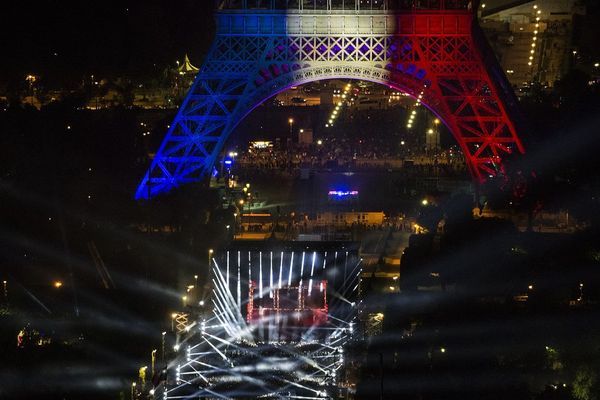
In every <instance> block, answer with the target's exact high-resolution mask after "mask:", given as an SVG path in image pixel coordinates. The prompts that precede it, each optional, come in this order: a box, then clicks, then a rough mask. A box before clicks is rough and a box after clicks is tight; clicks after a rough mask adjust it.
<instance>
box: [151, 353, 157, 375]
mask: <svg viewBox="0 0 600 400" xmlns="http://www.w3.org/2000/svg"><path fill="white" fill-rule="evenodd" d="M151 360H152V378H154V371H155V368H154V366H155V364H156V349H154V350H152V355H151Z"/></svg>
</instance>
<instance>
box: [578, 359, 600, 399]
mask: <svg viewBox="0 0 600 400" xmlns="http://www.w3.org/2000/svg"><path fill="white" fill-rule="evenodd" d="M599 391H600V384H599V383H598V374H597V373H596V371H594V370H593V369H592V368H591V367H590V366H583V367H580V368H579V369H578V370H577V372H576V373H575V380H574V381H573V396H574V397H575V398H576V399H578V400H598V399H600V398H599V397H598V393H599Z"/></svg>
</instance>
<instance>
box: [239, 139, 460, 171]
mask: <svg viewBox="0 0 600 400" xmlns="http://www.w3.org/2000/svg"><path fill="white" fill-rule="evenodd" d="M237 163H238V164H239V165H240V166H241V167H242V168H243V169H245V170H263V171H271V172H272V171H273V170H279V171H281V172H287V173H292V172H293V171H295V170H298V169H299V168H310V169H316V170H319V169H327V170H347V169H352V170H376V169H385V170H388V169H406V170H407V171H412V172H413V173H415V174H419V175H432V176H433V175H443V176H458V175H460V174H464V173H465V172H466V164H465V161H464V158H463V157H462V154H461V153H460V152H459V151H457V150H446V151H437V152H432V153H431V154H425V152H423V153H422V154H414V153H413V152H410V151H409V150H406V151H393V150H391V149H390V148H389V147H387V148H386V147H385V146H384V145H382V144H381V143H378V142H377V141H375V140H368V139H361V140H357V141H350V140H344V139H335V138H334V139H330V140H327V141H322V142H317V143H315V144H312V145H299V144H291V145H289V146H287V148H277V147H269V148H265V149H254V148H250V149H248V150H247V151H245V152H243V153H241V154H240V156H239V159H238V161H237Z"/></svg>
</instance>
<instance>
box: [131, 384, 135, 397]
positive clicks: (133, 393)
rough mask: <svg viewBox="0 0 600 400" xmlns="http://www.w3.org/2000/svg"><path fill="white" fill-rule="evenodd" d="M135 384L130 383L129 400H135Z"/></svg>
mask: <svg viewBox="0 0 600 400" xmlns="http://www.w3.org/2000/svg"><path fill="white" fill-rule="evenodd" d="M135 386H136V383H135V382H131V400H133V399H135Z"/></svg>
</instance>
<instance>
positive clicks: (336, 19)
mask: <svg viewBox="0 0 600 400" xmlns="http://www.w3.org/2000/svg"><path fill="white" fill-rule="evenodd" d="M265 3H267V2H265ZM381 3H382V4H383V5H387V2H381ZM433 3H435V4H436V8H435V9H414V8H413V9H408V10H406V9H405V10H397V9H394V10H392V9H389V8H388V7H387V6H386V7H383V6H382V7H381V8H379V9H374V8H373V7H371V8H370V9H368V10H362V9H360V10H359V9H357V8H352V9H351V10H348V9H331V8H328V9H325V10H317V9H316V8H315V9H310V7H308V9H307V8H302V7H300V8H293V9H279V10H278V9H271V8H268V7H267V8H266V9H249V8H247V9H227V8H226V7H222V8H221V9H220V10H219V11H218V12H217V13H216V19H217V34H216V38H215V40H214V42H213V45H212V48H211V50H210V52H209V54H208V56H207V58H206V60H205V62H204V64H203V65H202V68H201V69H200V72H199V73H198V75H197V77H196V80H195V82H194V84H193V85H192V87H191V89H190V91H189V93H188V95H187V97H186V99H185V101H184V102H183V104H182V105H181V107H180V109H179V111H178V113H177V116H176V117H175V121H174V122H173V124H171V126H170V128H169V131H168V132H167V135H166V137H165V139H164V141H163V143H162V145H161V146H160V149H159V150H158V151H157V153H156V155H155V157H154V159H153V161H152V165H151V166H150V169H149V170H148V172H147V174H146V176H145V177H144V179H143V181H142V182H141V184H140V186H139V188H138V191H137V193H136V198H137V199H148V198H151V197H153V196H155V195H157V194H160V193H165V192H168V191H170V190H172V189H174V188H176V187H178V186H180V185H182V184H185V183H188V182H197V181H200V180H202V179H203V178H204V177H206V176H207V175H208V174H210V172H211V171H212V168H213V166H214V164H215V161H216V159H217V157H218V155H219V154H220V152H221V151H222V149H223V146H224V144H225V141H226V140H227V138H228V137H229V135H230V134H231V132H232V131H233V130H234V128H235V127H236V125H237V124H238V123H239V122H240V121H241V120H242V119H243V118H244V117H245V116H246V115H247V114H248V113H249V112H250V111H252V110H253V109H254V108H255V107H256V106H257V105H259V104H261V103H262V102H263V101H265V100H266V99H268V98H269V97H271V96H273V95H275V94H277V93H279V92H281V91H283V90H285V89H286V88H289V87H290V86H296V85H301V84H305V83H309V82H313V81H319V80H325V79H360V80H366V81H372V82H376V83H381V84H384V85H388V86H392V87H394V88H396V89H397V90H400V91H403V92H405V93H407V94H409V95H411V96H413V97H415V98H417V99H418V100H419V102H421V103H422V104H423V105H425V106H427V107H428V108H429V109H430V110H432V111H433V112H434V113H435V114H436V115H437V116H438V118H439V119H440V120H442V121H443V122H444V123H445V124H446V126H447V127H448V128H449V130H450V131H451V132H452V134H453V135H454V137H455V138H456V140H457V142H458V144H459V145H460V146H461V148H462V151H463V152H464V154H465V159H466V161H467V163H468V166H469V168H470V171H471V173H472V175H473V178H474V179H475V181H476V182H478V183H482V182H484V181H485V180H486V179H488V178H489V177H493V176H497V175H499V174H502V173H503V172H504V168H503V161H504V160H505V158H506V156H507V155H508V154H511V153H513V152H515V151H516V152H519V153H523V152H524V149H523V146H522V144H521V141H520V139H519V137H518V136H517V130H516V127H515V123H514V118H511V117H514V115H515V111H514V110H515V108H516V101H515V97H514V94H513V93H512V90H511V89H510V87H509V86H508V84H507V81H506V78H505V76H504V74H503V73H502V71H501V70H500V67H499V65H498V63H497V61H496V59H495V58H494V56H493V55H492V54H491V52H490V50H489V47H488V45H487V43H486V42H485V39H484V38H483V34H482V33H481V31H480V28H479V26H478V25H477V24H476V23H475V21H476V18H475V16H474V12H473V11H472V10H471V7H470V2H468V3H467V2H463V3H466V5H465V6H464V7H463V8H461V7H457V5H460V2H459V1H454V2H453V3H452V4H453V5H454V7H453V8H445V7H444V2H440V1H438V0H436V1H433ZM455 3H456V4H455ZM326 4H327V7H331V5H330V2H326Z"/></svg>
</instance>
